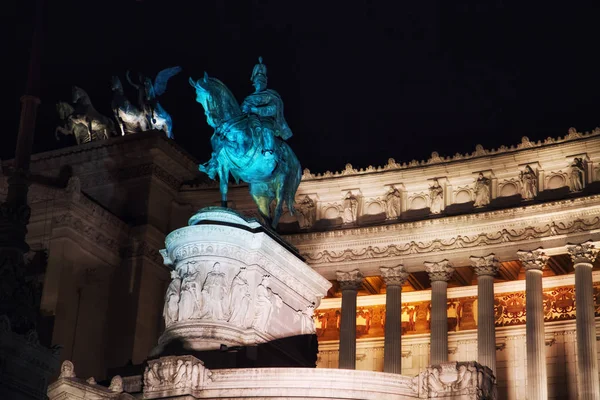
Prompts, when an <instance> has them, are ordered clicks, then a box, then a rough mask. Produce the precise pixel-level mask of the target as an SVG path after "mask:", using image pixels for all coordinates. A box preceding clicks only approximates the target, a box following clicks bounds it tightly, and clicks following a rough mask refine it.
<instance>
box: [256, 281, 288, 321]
mask: <svg viewBox="0 0 600 400" xmlns="http://www.w3.org/2000/svg"><path fill="white" fill-rule="evenodd" d="M270 278H271V277H270V276H269V275H265V276H263V278H262V281H261V282H260V284H259V285H258V286H257V288H256V299H255V302H254V310H255V311H254V320H253V321H252V327H253V328H254V329H256V330H259V331H261V332H267V331H268V330H269V323H270V322H271V318H272V316H273V312H277V311H279V310H280V309H281V307H282V306H283V300H282V299H281V297H280V296H279V295H278V294H277V293H275V292H273V290H272V289H271V288H270V287H269V283H270Z"/></svg>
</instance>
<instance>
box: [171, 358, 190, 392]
mask: <svg viewBox="0 0 600 400" xmlns="http://www.w3.org/2000/svg"><path fill="white" fill-rule="evenodd" d="M175 370H176V372H175V376H174V377H173V385H175V387H181V386H184V385H185V382H186V380H187V366H186V365H185V364H184V362H183V360H177V367H176V368H175Z"/></svg>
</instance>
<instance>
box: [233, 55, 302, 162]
mask: <svg viewBox="0 0 600 400" xmlns="http://www.w3.org/2000/svg"><path fill="white" fill-rule="evenodd" d="M250 80H251V81H252V85H253V86H254V89H255V91H254V93H252V94H251V95H249V96H248V97H246V99H245V100H244V102H243V103H242V112H244V113H246V114H248V118H249V119H250V126H251V127H252V130H253V131H257V132H258V135H257V137H258V138H260V139H261V141H262V143H261V144H262V146H261V147H262V149H263V153H264V154H265V155H266V154H268V153H271V155H272V154H273V153H274V151H275V136H279V137H280V138H282V139H283V140H287V139H289V138H291V137H292V131H291V129H290V127H289V126H288V124H287V122H286V121H285V117H284V116H283V101H282V100H281V96H279V93H277V92H276V91H274V90H272V89H267V67H266V66H265V64H263V63H262V57H259V58H258V64H256V65H255V66H254V69H253V70H252V76H251V77H250Z"/></svg>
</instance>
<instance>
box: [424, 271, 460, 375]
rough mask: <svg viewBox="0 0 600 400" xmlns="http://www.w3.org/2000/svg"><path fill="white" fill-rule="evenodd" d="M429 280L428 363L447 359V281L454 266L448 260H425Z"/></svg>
mask: <svg viewBox="0 0 600 400" xmlns="http://www.w3.org/2000/svg"><path fill="white" fill-rule="evenodd" d="M424 264H425V271H427V273H428V274H429V280H431V339H430V342H431V343H430V349H431V351H430V355H429V363H430V364H439V363H443V362H447V361H448V281H449V280H450V278H451V277H452V274H453V273H454V268H453V267H452V265H450V262H449V261H448V260H443V261H440V262H425V263H424Z"/></svg>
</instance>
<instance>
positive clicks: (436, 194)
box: [429, 179, 444, 214]
mask: <svg viewBox="0 0 600 400" xmlns="http://www.w3.org/2000/svg"><path fill="white" fill-rule="evenodd" d="M429 196H430V198H431V205H430V206H429V209H430V211H431V213H432V214H439V213H441V212H442V207H443V205H444V188H442V187H441V186H440V184H439V182H438V180H437V179H434V180H433V185H431V186H430V187H429Z"/></svg>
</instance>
